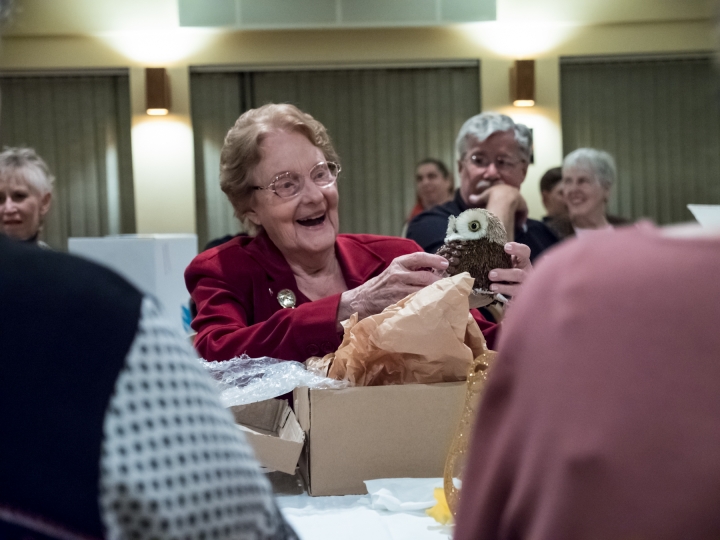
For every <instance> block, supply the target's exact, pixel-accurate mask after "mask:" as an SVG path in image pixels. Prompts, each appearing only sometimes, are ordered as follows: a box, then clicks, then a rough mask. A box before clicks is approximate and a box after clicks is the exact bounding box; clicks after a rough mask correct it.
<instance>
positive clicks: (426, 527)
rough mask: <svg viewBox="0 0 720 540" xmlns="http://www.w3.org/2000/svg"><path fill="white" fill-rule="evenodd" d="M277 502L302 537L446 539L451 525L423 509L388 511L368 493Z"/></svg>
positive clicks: (297, 497) (304, 496)
mask: <svg viewBox="0 0 720 540" xmlns="http://www.w3.org/2000/svg"><path fill="white" fill-rule="evenodd" d="M277 503H278V506H279V507H280V510H281V511H282V513H283V515H284V516H285V519H286V520H287V521H288V523H289V524H290V525H292V527H293V528H294V529H295V531H296V532H297V534H298V536H299V537H300V538H301V540H338V539H343V540H448V539H449V538H452V528H451V527H450V526H444V525H440V524H439V523H438V522H436V521H435V520H434V519H433V518H431V517H430V516H428V515H427V514H425V512H424V511H417V512H390V511H387V510H375V509H373V508H372V507H371V503H370V496H369V495H346V496H344V497H310V496H309V495H308V494H307V493H304V494H302V495H281V496H278V497H277Z"/></svg>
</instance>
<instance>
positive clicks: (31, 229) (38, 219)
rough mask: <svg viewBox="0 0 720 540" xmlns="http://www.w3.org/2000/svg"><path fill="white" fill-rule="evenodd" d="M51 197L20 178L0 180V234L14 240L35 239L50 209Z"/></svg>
mask: <svg viewBox="0 0 720 540" xmlns="http://www.w3.org/2000/svg"><path fill="white" fill-rule="evenodd" d="M51 197H52V196H51V194H50V193H46V194H44V195H42V194H41V193H40V192H39V191H38V190H37V189H36V188H35V187H34V186H32V185H30V183H29V182H27V181H24V180H23V179H21V177H14V178H5V179H2V178H0V232H2V233H4V234H6V235H7V236H9V237H10V238H14V239H16V240H29V239H31V238H33V237H35V236H36V235H37V233H38V231H39V230H40V226H41V225H42V219H43V217H44V216H45V214H46V213H47V211H48V210H49V209H50V199H51Z"/></svg>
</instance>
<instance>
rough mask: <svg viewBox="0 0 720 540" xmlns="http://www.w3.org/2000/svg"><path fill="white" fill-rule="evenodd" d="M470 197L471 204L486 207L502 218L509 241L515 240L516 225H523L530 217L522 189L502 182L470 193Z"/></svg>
mask: <svg viewBox="0 0 720 540" xmlns="http://www.w3.org/2000/svg"><path fill="white" fill-rule="evenodd" d="M468 199H469V201H468V203H469V204H470V206H474V207H478V208H485V209H486V210H487V211H488V212H492V213H493V214H495V215H496V216H497V217H498V218H500V220H501V221H502V222H503V225H504V226H505V232H506V233H507V238H508V241H509V242H512V241H514V240H515V226H516V225H519V226H522V224H523V223H524V222H525V220H526V219H527V217H528V206H527V203H526V202H525V199H524V198H523V196H522V195H520V190H519V189H517V188H515V187H513V186H510V185H508V184H504V183H502V182H494V183H492V185H490V186H489V187H488V188H486V189H485V190H484V191H483V192H482V193H480V194H478V195H475V194H472V195H469V196H468Z"/></svg>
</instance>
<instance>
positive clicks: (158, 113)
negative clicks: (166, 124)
mask: <svg viewBox="0 0 720 540" xmlns="http://www.w3.org/2000/svg"><path fill="white" fill-rule="evenodd" d="M145 112H146V113H148V114H149V115H150V116H165V115H167V114H168V113H169V112H170V111H168V110H167V109H148V110H147V111H145Z"/></svg>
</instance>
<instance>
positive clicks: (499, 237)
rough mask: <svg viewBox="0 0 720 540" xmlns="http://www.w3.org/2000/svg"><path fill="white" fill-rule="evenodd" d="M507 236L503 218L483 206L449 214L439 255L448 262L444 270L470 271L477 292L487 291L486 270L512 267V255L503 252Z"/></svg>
mask: <svg viewBox="0 0 720 540" xmlns="http://www.w3.org/2000/svg"><path fill="white" fill-rule="evenodd" d="M506 242H507V236H506V233H505V227H504V226H503V224H502V221H500V219H498V217H497V216H495V215H494V214H492V213H490V212H488V211H487V210H484V209H482V208H470V209H469V210H465V211H464V212H462V213H461V214H460V215H459V216H457V217H455V216H450V219H448V228H447V233H446V235H445V243H444V244H443V245H442V247H441V248H440V249H439V250H438V252H437V253H438V255H442V256H443V257H445V258H446V259H448V260H450V259H451V258H455V259H457V261H458V262H457V264H453V262H452V261H451V262H450V266H449V267H448V269H447V273H448V274H450V275H451V276H454V275H457V274H460V273H461V272H469V273H470V275H471V276H472V277H474V278H475V286H474V289H475V291H476V292H482V293H487V294H493V293H492V292H490V283H491V282H490V279H489V278H488V273H489V272H490V270H493V269H494V268H512V258H511V257H510V255H508V254H507V253H505V249H504V246H505V243H506Z"/></svg>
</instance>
